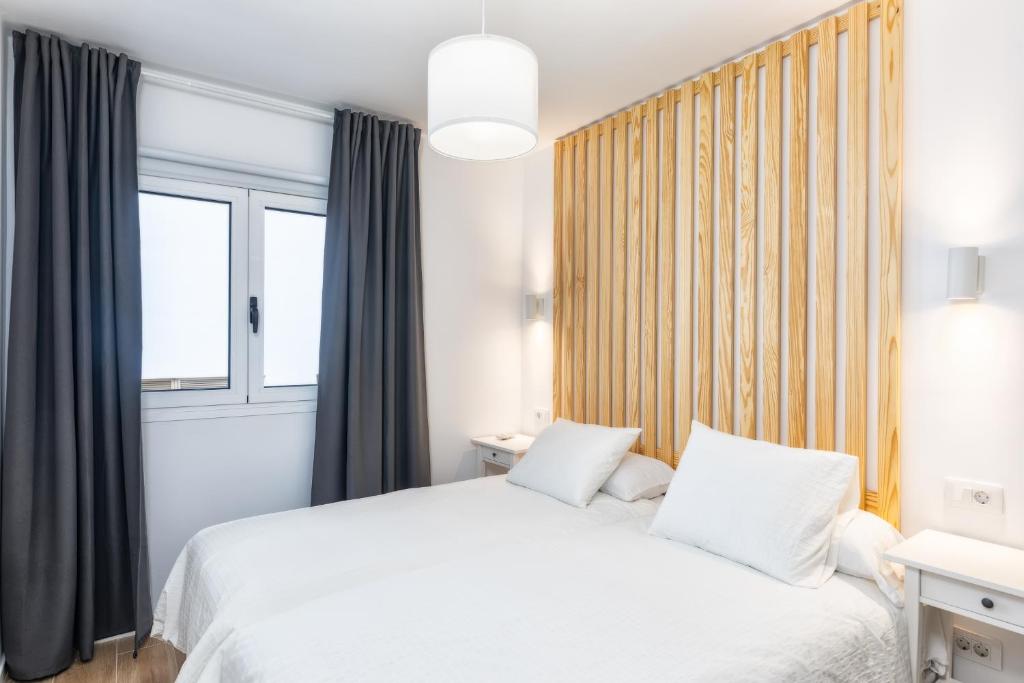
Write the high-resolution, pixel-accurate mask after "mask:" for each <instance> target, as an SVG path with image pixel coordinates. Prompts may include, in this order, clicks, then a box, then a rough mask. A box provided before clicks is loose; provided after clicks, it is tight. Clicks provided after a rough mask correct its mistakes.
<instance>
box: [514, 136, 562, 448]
mask: <svg viewBox="0 0 1024 683" xmlns="http://www.w3.org/2000/svg"><path fill="white" fill-rule="evenodd" d="M554 159H555V155H554V146H553V145H548V146H546V147H544V148H543V149H539V150H537V151H536V152H534V153H533V154H531V155H530V156H529V157H527V158H526V159H525V160H524V164H523V165H524V169H523V171H524V173H525V176H526V180H525V188H524V189H525V193H526V194H525V197H526V201H525V202H524V207H523V289H524V290H525V292H526V293H529V294H545V295H547V297H548V298H547V300H546V302H545V306H546V310H545V318H544V320H537V321H527V322H524V323H523V405H522V418H521V420H522V425H523V427H522V428H523V431H524V432H526V433H528V434H536V433H537V432H538V431H540V430H541V429H542V428H543V427H544V426H545V422H546V420H537V418H536V416H535V415H534V410H535V409H536V408H543V409H545V410H550V409H551V391H552V382H551V372H552V357H551V348H552V346H551V345H552V340H551V335H552V328H551V298H550V294H551V291H552V289H554V270H553V265H552V263H553V259H554V249H553V244H552V240H553V239H554V235H553V230H554V213H553V212H554V181H553V177H554Z"/></svg>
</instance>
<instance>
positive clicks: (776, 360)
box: [553, 0, 903, 526]
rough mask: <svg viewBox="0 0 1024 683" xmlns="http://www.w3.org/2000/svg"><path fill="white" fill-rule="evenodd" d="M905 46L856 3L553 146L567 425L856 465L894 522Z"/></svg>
mask: <svg viewBox="0 0 1024 683" xmlns="http://www.w3.org/2000/svg"><path fill="white" fill-rule="evenodd" d="M902 36H903V4H902V0H879V1H875V2H866V3H863V4H860V5H855V6H853V7H851V8H850V9H849V10H848V11H847V12H846V13H844V14H842V15H839V16H833V17H829V18H826V19H824V20H823V21H822V22H821V23H819V24H818V25H817V26H815V27H812V28H808V29H804V30H801V31H799V32H797V33H795V34H794V35H792V36H790V37H789V38H787V39H785V40H782V41H779V42H776V43H773V44H771V45H769V46H768V47H766V48H764V49H763V50H761V51H759V52H757V53H754V54H751V55H748V56H747V57H745V58H743V59H741V60H739V61H737V62H733V63H729V64H725V65H723V66H722V67H720V68H719V69H717V70H715V71H709V72H707V73H704V74H702V75H701V76H698V77H697V78H695V79H693V80H690V81H687V82H685V83H683V84H682V85H680V86H678V87H675V88H672V89H669V90H666V91H664V92H662V93H660V94H658V95H656V96H653V97H651V98H650V99H648V100H646V101H645V102H642V103H639V104H637V105H634V106H632V107H630V108H629V109H627V110H624V111H620V112H618V113H615V114H612V115H611V116H609V117H607V118H605V119H603V120H601V121H599V122H597V123H595V124H592V125H591V126H589V127H587V128H585V129H582V130H579V131H576V132H574V133H572V134H570V135H568V136H566V137H564V138H562V139H560V140H558V141H557V142H556V144H555V160H554V164H555V188H554V198H555V231H554V249H555V259H554V263H555V291H554V306H553V313H554V320H553V325H554V397H553V398H554V404H553V405H554V414H555V415H556V416H564V417H569V418H572V419H575V420H581V421H587V422H594V423H601V424H611V425H636V426H640V427H642V428H643V435H642V437H641V441H640V444H639V448H640V450H641V452H643V453H644V454H646V455H650V456H652V457H658V458H660V459H662V460H664V461H666V462H669V463H671V464H673V465H675V464H676V463H678V461H679V457H680V455H681V453H682V451H683V449H684V448H685V445H686V440H687V437H688V434H689V425H690V420H691V419H694V418H695V419H698V420H700V421H701V422H704V423H706V424H709V425H712V426H714V427H715V428H717V429H721V430H724V431H729V432H733V433H737V434H741V435H743V436H748V437H752V438H761V439H765V440H769V441H774V442H780V443H782V442H784V443H788V444H790V445H794V446H807V447H816V448H822V449H838V450H842V451H845V452H848V453H851V454H853V455H855V456H857V457H858V458H859V459H860V462H861V486H862V494H863V495H862V496H861V498H862V500H863V502H864V507H865V508H866V509H868V510H870V511H872V512H876V513H877V514H879V515H881V516H882V517H884V518H885V519H887V520H889V521H890V522H892V523H893V524H895V525H896V526H899V509H900V496H899V448H900V440H899V436H900V394H899V354H900V306H899V304H900V243H901V230H902V225H901V224H902V165H901V147H902V129H903V113H902V108H903V101H902V91H903V83H902V80H903V68H902ZM723 85H728V86H729V87H723ZM873 183H874V187H872V184H873ZM874 188H877V192H876V191H874ZM723 226H725V228H724V229H723ZM840 389H841V391H840ZM872 461H873V462H874V464H875V466H876V470H875V476H874V479H875V480H876V486H875V487H874V490H871V489H870V488H869V487H868V486H867V484H868V483H869V481H870V479H871V477H870V476H869V471H868V467H867V466H868V463H869V462H872Z"/></svg>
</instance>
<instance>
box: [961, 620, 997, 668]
mask: <svg viewBox="0 0 1024 683" xmlns="http://www.w3.org/2000/svg"><path fill="white" fill-rule="evenodd" d="M953 654H954V655H955V656H957V657H963V658H964V659H969V660H971V661H972V662H977V663H978V664H982V665H984V666H987V667H989V668H990V669H995V670H996V671H1002V670H1003V644H1002V643H1001V642H999V641H998V640H996V639H995V638H989V637H987V636H982V635H978V634H977V633H972V632H970V631H967V630H965V629H962V628H960V627H959V626H954V627H953Z"/></svg>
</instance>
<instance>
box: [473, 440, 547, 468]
mask: <svg viewBox="0 0 1024 683" xmlns="http://www.w3.org/2000/svg"><path fill="white" fill-rule="evenodd" d="M472 442H473V445H474V446H476V452H477V458H478V459H479V461H480V476H481V477H482V476H484V475H485V474H487V466H488V465H493V466H495V467H498V468H501V469H504V470H510V469H512V468H513V467H514V466H515V464H516V463H517V462H519V460H520V458H522V457H523V454H524V453H526V451H527V449H528V448H529V447H530V444H532V443H533V437H532V436H524V435H523V434H516V435H514V436H513V437H512V438H511V439H499V438H497V437H496V436H478V437H476V438H475V439H472Z"/></svg>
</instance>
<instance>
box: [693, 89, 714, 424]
mask: <svg viewBox="0 0 1024 683" xmlns="http://www.w3.org/2000/svg"><path fill="white" fill-rule="evenodd" d="M698 91H699V94H700V132H699V133H698V134H699V136H700V137H699V146H698V149H699V151H698V156H697V268H698V284H697V419H698V420H700V421H701V422H702V423H704V424H706V425H710V424H711V414H712V410H713V409H712V404H711V401H712V394H711V392H712V370H711V363H712V362H713V361H712V357H711V352H712V349H711V324H712V318H713V315H714V313H713V310H712V306H713V303H712V298H711V296H712V294H711V276H712V267H711V255H712V253H713V251H712V250H713V245H712V240H713V239H714V225H713V220H714V215H713V209H712V206H711V202H712V183H713V175H712V174H713V173H714V172H715V170H714V151H713V149H712V145H713V144H714V139H715V138H714V135H715V130H714V128H715V118H714V116H715V112H714V106H715V104H714V86H713V85H712V82H711V74H710V73H707V74H704V77H703V78H701V79H700V84H699V86H698Z"/></svg>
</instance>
